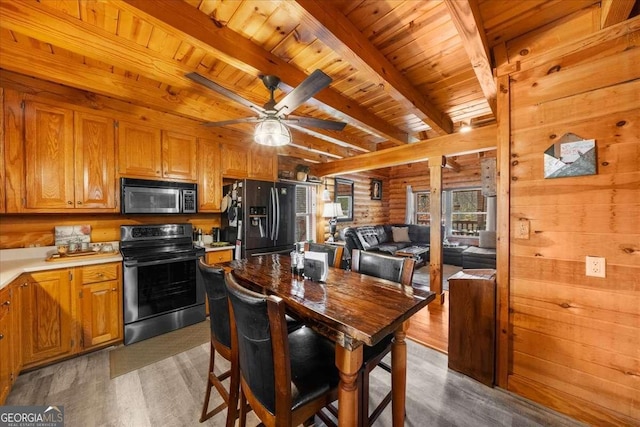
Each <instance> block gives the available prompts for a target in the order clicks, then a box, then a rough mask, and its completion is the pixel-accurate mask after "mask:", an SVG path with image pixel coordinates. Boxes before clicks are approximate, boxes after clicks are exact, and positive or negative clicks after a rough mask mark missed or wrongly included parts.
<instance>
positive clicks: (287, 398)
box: [225, 273, 291, 414]
mask: <svg viewBox="0 0 640 427" xmlns="http://www.w3.org/2000/svg"><path fill="white" fill-rule="evenodd" d="M225 282H226V286H227V292H228V295H229V301H230V302H231V313H232V322H233V324H235V328H234V327H233V324H232V332H231V333H232V340H233V344H234V345H235V344H236V343H237V346H235V348H237V351H238V360H239V362H240V375H241V378H242V380H243V381H244V382H245V383H246V384H247V385H248V387H249V389H250V390H251V392H252V393H253V396H254V397H255V398H256V399H257V400H258V401H259V402H260V403H261V404H262V406H264V407H265V408H266V409H267V410H268V411H269V412H270V413H271V414H275V413H276V404H277V405H278V407H280V405H284V406H287V405H288V408H289V410H290V408H291V406H290V405H291V389H290V387H280V388H279V389H277V390H276V378H280V379H282V380H283V384H290V383H291V372H290V370H289V368H288V367H289V363H288V362H287V361H288V360H289V342H288V340H287V326H286V322H285V317H284V303H283V301H282V300H281V299H280V298H278V297H275V296H265V295H262V294H258V293H256V292H252V291H250V290H248V289H245V288H243V287H242V286H240V285H239V284H238V282H237V281H236V280H235V278H234V277H233V276H232V275H231V274H230V273H228V274H227V275H226V276H225ZM274 354H275V355H277V357H278V360H277V361H276V360H275V356H274ZM254 409H255V408H254Z"/></svg>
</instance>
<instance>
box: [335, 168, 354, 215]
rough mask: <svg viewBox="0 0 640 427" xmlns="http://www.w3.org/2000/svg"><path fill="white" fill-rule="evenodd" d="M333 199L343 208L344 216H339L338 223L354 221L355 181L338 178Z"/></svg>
mask: <svg viewBox="0 0 640 427" xmlns="http://www.w3.org/2000/svg"><path fill="white" fill-rule="evenodd" d="M333 199H334V201H335V202H336V203H339V204H340V207H341V208H342V215H338V216H337V220H338V222H345V221H353V181H352V180H350V179H344V178H338V177H336V179H335V193H334V195H333Z"/></svg>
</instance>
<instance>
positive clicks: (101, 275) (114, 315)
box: [77, 263, 123, 350]
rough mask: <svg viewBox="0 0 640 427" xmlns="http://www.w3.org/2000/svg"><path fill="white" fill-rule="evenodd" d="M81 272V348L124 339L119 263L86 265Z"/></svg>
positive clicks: (84, 348)
mask: <svg viewBox="0 0 640 427" xmlns="http://www.w3.org/2000/svg"><path fill="white" fill-rule="evenodd" d="M77 270H78V271H79V274H80V276H79V281H80V282H81V284H80V292H79V295H80V321H79V324H80V327H81V343H82V350H93V349H94V348H97V347H100V346H104V345H106V344H112V343H115V342H117V341H120V340H122V328H123V326H122V322H123V313H122V274H121V264H120V263H109V264H98V265H91V266H85V267H82V268H79V269H77Z"/></svg>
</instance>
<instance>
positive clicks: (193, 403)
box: [6, 341, 581, 427]
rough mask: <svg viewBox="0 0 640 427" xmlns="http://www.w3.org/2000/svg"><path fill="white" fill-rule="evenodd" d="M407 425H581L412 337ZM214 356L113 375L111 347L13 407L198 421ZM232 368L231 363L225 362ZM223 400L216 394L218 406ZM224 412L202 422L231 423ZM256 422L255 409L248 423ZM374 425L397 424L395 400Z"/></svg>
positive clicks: (61, 366) (109, 420)
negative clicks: (452, 364)
mask: <svg viewBox="0 0 640 427" xmlns="http://www.w3.org/2000/svg"><path fill="white" fill-rule="evenodd" d="M407 350H408V351H407V353H408V356H407V366H408V375H407V405H406V410H407V418H406V421H405V425H406V426H416V427H417V426H426V425H430V426H473V427H482V426H491V427H493V426H550V425H552V426H578V425H581V424H578V423H577V422H575V421H573V420H571V419H568V418H566V417H564V416H561V415H559V414H556V413H554V412H551V411H549V410H547V409H546V408H543V407H540V406H538V405H537V404H534V403H532V402H529V401H527V400H525V399H521V398H519V397H517V396H514V395H512V394H510V393H507V392H504V391H501V390H500V389H495V388H490V387H486V386H484V385H482V384H480V383H478V382H476V381H474V380H472V379H470V378H468V377H465V376H464V375H461V374H459V373H457V372H454V371H451V370H449V369H447V357H446V355H444V354H442V353H440V352H437V351H434V350H432V349H429V348H426V347H424V346H421V345H420V344H417V343H415V342H413V341H407ZM208 360H209V346H208V345H207V344H204V345H201V346H198V347H195V348H193V349H191V350H188V351H186V352H184V353H180V354H178V355H175V356H173V357H170V358H167V359H164V360H161V361H159V362H156V363H154V364H152V365H149V366H145V367H144V368H141V369H138V370H137V371H133V372H130V373H128V374H125V375H122V376H119V377H116V378H114V379H113V380H111V379H110V378H109V354H108V350H102V351H99V352H95V353H91V354H88V355H84V356H81V357H78V358H75V359H71V360H68V361H65V362H61V363H58V364H55V365H52V366H49V367H45V368H42V369H39V370H36V371H32V372H28V373H25V374H22V375H20V376H19V377H18V381H17V382H16V384H15V386H14V387H13V390H12V391H11V394H10V395H9V397H8V399H7V402H6V404H7V405H62V406H64V414H65V420H64V421H65V426H66V427H73V426H82V427H85V426H127V427H129V426H131V427H145V426H157V425H161V426H163V427H172V426H175V427H181V426H198V425H200V424H199V423H198V418H199V415H200V409H201V404H202V399H203V395H204V386H205V379H206V371H207V364H208ZM221 362H223V363H222V366H221V367H222V368H223V369H226V364H225V362H226V361H221ZM389 384H390V376H389V374H388V373H387V372H385V371H383V370H381V369H375V370H374V371H373V372H372V374H371V385H370V387H371V388H370V391H371V393H370V394H371V399H372V401H373V402H374V403H375V402H377V401H378V399H379V398H380V396H382V395H383V394H384V393H386V390H388V388H389V387H390V385H389ZM219 402H220V398H219V396H218V395H217V394H215V391H214V393H212V402H211V404H212V405H217V403H219ZM224 414H226V411H223V412H222V413H221V414H218V415H216V416H215V417H213V418H211V419H210V420H208V421H207V422H205V423H203V424H201V425H203V426H222V425H224ZM256 424H257V420H256V418H255V416H254V415H253V413H251V414H250V418H249V419H248V425H250V426H253V425H256ZM375 426H391V405H389V406H388V407H387V409H386V410H385V411H384V412H383V414H382V415H381V417H380V418H379V419H378V420H377V421H376V423H375Z"/></svg>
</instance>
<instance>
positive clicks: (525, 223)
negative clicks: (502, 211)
mask: <svg viewBox="0 0 640 427" xmlns="http://www.w3.org/2000/svg"><path fill="white" fill-rule="evenodd" d="M516 239H524V240H528V239H529V220H528V219H526V218H520V219H519V220H518V221H517V222H516Z"/></svg>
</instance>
